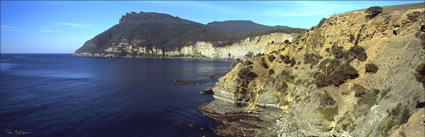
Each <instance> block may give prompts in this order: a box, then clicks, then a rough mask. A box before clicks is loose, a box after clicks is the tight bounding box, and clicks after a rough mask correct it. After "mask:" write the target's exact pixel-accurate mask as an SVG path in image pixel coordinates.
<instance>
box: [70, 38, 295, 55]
mask: <svg viewBox="0 0 425 137" xmlns="http://www.w3.org/2000/svg"><path fill="white" fill-rule="evenodd" d="M293 39H294V38H293V37H292V36H291V35H289V34H285V33H271V34H268V35H263V36H257V37H252V38H246V39H244V40H242V41H240V42H237V43H233V44H232V45H226V46H221V47H217V46H214V43H211V42H205V41H198V42H196V43H195V44H193V45H188V46H183V47H182V48H180V49H175V50H169V51H167V50H165V49H162V48H157V47H152V48H148V47H137V46H135V45H137V43H134V44H132V43H129V42H128V40H127V39H123V40H122V41H121V42H119V43H114V44H113V45H111V46H109V47H108V48H106V49H105V50H103V51H101V52H95V53H91V52H76V53H74V55H77V56H94V57H128V58H146V57H154V58H209V59H232V60H233V59H237V58H239V59H244V58H245V57H246V55H247V54H248V53H252V54H254V55H256V54H259V53H265V52H266V53H268V52H270V50H273V49H276V48H282V47H284V46H286V44H284V41H285V40H288V41H292V40H293ZM133 41H135V40H133ZM136 41H137V40H136ZM139 41H142V40H139ZM272 43H273V44H272ZM122 55H124V56H122Z"/></svg>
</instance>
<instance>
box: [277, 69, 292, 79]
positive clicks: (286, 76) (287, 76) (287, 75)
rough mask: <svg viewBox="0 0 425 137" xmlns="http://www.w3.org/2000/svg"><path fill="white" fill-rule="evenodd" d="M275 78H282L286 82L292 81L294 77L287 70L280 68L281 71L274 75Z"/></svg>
mask: <svg viewBox="0 0 425 137" xmlns="http://www.w3.org/2000/svg"><path fill="white" fill-rule="evenodd" d="M276 78H277V79H280V80H284V81H286V82H293V81H294V79H295V77H294V76H292V75H291V74H290V72H289V71H288V70H282V72H281V73H280V74H279V75H277V76H276Z"/></svg>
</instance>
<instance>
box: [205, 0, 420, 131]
mask: <svg viewBox="0 0 425 137" xmlns="http://www.w3.org/2000/svg"><path fill="white" fill-rule="evenodd" d="M418 5H423V3H420V4H412V5H402V6H393V7H384V8H383V9H380V8H376V7H375V9H380V10H382V11H380V12H371V11H369V10H374V9H368V10H357V11H352V12H348V13H341V14H337V15H335V16H332V17H329V18H327V19H325V18H324V19H322V20H321V21H320V23H319V24H318V25H316V26H314V27H312V28H311V29H310V30H309V31H308V32H307V33H306V34H304V35H303V36H302V37H300V38H299V39H297V40H296V41H294V42H292V43H289V44H288V45H284V46H274V47H275V48H273V49H272V50H270V51H269V52H265V53H266V54H258V55H255V56H253V57H252V58H249V59H247V60H246V61H241V62H240V63H239V64H237V65H236V66H235V67H234V68H233V69H232V70H231V71H230V72H228V73H227V74H226V75H225V76H223V77H222V78H220V79H219V82H217V84H216V85H215V86H214V87H213V91H214V97H215V100H214V101H212V102H211V103H209V104H205V105H201V106H199V107H198V110H200V111H201V112H203V113H204V114H206V115H207V116H210V117H211V118H213V119H215V120H217V121H219V122H220V123H221V124H222V127H220V128H218V129H217V132H218V133H220V135H221V136H232V134H230V133H229V134H225V133H227V132H226V131H231V130H234V128H235V127H234V126H236V125H238V123H232V122H228V120H226V119H229V118H227V117H224V116H227V114H229V113H238V114H243V113H245V112H251V113H254V114H255V115H256V116H257V118H259V119H255V118H251V119H254V120H252V121H253V122H252V123H258V121H264V122H265V123H267V124H270V122H272V123H274V124H273V125H272V126H268V127H261V126H260V127H253V128H252V129H253V130H255V132H248V131H250V130H249V129H245V130H244V131H241V132H240V133H241V134H238V135H243V136H265V135H266V136H353V137H358V136H364V137H376V136H424V134H425V133H424V132H425V131H424V130H423V129H424V126H425V125H424V124H423V122H424V116H423V114H424V112H423V111H424V109H423V107H424V104H425V103H424V102H425V94H424V93H425V89H424V88H425V86H424V85H425V84H423V82H424V81H425V80H424V79H423V78H424V77H423V76H425V75H423V74H425V73H422V72H425V71H422V70H425V69H424V67H423V66H425V65H423V64H424V63H425V29H423V28H425V21H424V15H425V9H424V8H423V6H418ZM371 14H373V15H371ZM223 101H224V102H230V104H234V105H232V106H229V107H228V108H220V107H214V106H215V105H216V104H217V102H223ZM222 106H224V105H222ZM267 108H269V109H271V108H279V109H280V110H281V111H282V112H280V113H279V115H275V116H273V117H268V119H267V118H264V115H263V114H264V113H265V111H267V110H265V109H267ZM223 109H226V110H227V111H230V110H232V109H237V111H230V112H223V111H224V110H223ZM248 115H251V116H252V115H253V114H247V116H248ZM221 117H223V118H222V119H221ZM238 117H241V116H240V115H238ZM241 120H245V122H247V123H250V122H249V120H246V119H245V118H242V119H241ZM234 121H237V120H234ZM255 125H257V124H255ZM258 125H261V124H258ZM242 133H249V134H242Z"/></svg>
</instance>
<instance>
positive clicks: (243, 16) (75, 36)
mask: <svg viewBox="0 0 425 137" xmlns="http://www.w3.org/2000/svg"><path fill="white" fill-rule="evenodd" d="M418 2H423V1H422V0H414V1H19V2H16V1H1V48H0V49H1V50H0V53H73V52H74V51H75V50H77V49H78V48H80V47H81V46H82V45H83V44H84V42H85V41H87V40H89V39H91V38H93V37H94V36H96V35H97V34H99V33H102V32H103V31H105V30H107V29H108V28H110V27H112V26H113V25H115V24H118V21H119V19H120V17H121V16H122V15H124V14H125V13H127V12H131V11H135V12H140V11H143V12H159V13H166V14H170V15H172V16H178V17H180V18H183V19H188V20H192V21H195V22H199V23H203V24H206V23H208V22H212V21H224V20H251V21H254V22H256V23H259V24H264V25H285V26H289V27H297V28H310V27H312V26H314V25H317V24H318V23H319V21H320V19H322V18H327V17H329V16H332V15H334V14H337V13H343V12H348V11H352V10H357V9H364V8H368V7H370V6H388V5H398V4H407V3H418Z"/></svg>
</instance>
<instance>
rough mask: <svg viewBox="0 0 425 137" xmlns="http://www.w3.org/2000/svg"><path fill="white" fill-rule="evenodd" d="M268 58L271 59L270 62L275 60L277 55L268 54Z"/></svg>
mask: <svg viewBox="0 0 425 137" xmlns="http://www.w3.org/2000/svg"><path fill="white" fill-rule="evenodd" d="M268 58H269V61H270V62H273V61H274V59H276V57H274V56H273V55H270V56H268Z"/></svg>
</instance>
